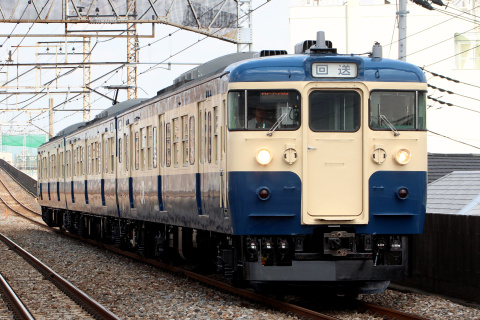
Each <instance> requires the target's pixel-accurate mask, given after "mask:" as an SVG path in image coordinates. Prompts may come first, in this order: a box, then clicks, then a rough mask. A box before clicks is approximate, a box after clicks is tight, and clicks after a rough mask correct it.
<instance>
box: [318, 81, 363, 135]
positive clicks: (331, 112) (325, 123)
mask: <svg viewBox="0 0 480 320" xmlns="http://www.w3.org/2000/svg"><path fill="white" fill-rule="evenodd" d="M360 110H361V108H360V94H358V92H355V91H320V90H318V91H314V92H312V93H311V94H310V97H309V119H310V123H309V125H310V129H311V130H312V131H324V132H339V131H341V132H355V131H357V130H358V129H359V128H360Z"/></svg>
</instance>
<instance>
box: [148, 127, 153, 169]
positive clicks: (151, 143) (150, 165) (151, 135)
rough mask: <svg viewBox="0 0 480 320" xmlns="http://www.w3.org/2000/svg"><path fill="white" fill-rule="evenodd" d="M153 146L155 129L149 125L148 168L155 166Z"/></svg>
mask: <svg viewBox="0 0 480 320" xmlns="http://www.w3.org/2000/svg"><path fill="white" fill-rule="evenodd" d="M152 146H153V130H152V127H151V126H149V127H147V163H148V167H147V168H148V169H152V167H153V152H152Z"/></svg>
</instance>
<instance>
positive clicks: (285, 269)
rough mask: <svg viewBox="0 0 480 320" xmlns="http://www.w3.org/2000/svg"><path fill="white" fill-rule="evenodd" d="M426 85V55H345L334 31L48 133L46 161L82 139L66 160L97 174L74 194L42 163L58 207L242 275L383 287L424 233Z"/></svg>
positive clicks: (253, 279) (75, 182)
mask: <svg viewBox="0 0 480 320" xmlns="http://www.w3.org/2000/svg"><path fill="white" fill-rule="evenodd" d="M426 93H427V84H426V78H425V76H424V74H423V72H422V71H421V70H420V69H419V68H418V67H416V66H414V65H411V64H408V63H405V62H401V61H396V60H388V59H383V58H382V57H381V46H379V45H378V44H376V45H374V47H373V50H372V53H371V54H369V55H341V54H337V53H336V49H334V48H332V45H331V42H328V41H325V39H324V35H323V33H322V32H319V33H318V34H317V40H315V41H312V40H310V41H305V42H303V43H300V44H298V45H297V46H296V47H295V54H293V55H287V54H286V52H284V51H263V52H261V53H251V52H249V53H238V54H232V55H228V56H225V57H221V58H217V59H215V60H212V61H211V62H209V63H206V64H205V65H202V66H199V67H197V68H195V69H193V70H191V71H189V72H187V73H185V74H183V75H181V76H180V77H179V78H178V79H177V80H176V81H175V83H174V84H173V85H172V86H170V87H168V88H165V89H163V90H160V91H159V92H158V93H157V96H155V97H153V98H151V99H148V100H144V101H135V102H134V103H132V104H131V105H128V106H127V105H123V107H118V106H117V107H116V106H113V107H111V108H110V109H108V110H106V111H105V112H103V113H102V114H100V115H99V116H97V118H96V119H95V120H94V121H92V122H90V123H86V124H84V126H83V128H78V129H76V130H71V131H69V132H64V133H62V134H59V135H58V136H57V137H55V138H54V139H53V140H52V141H50V142H47V143H45V144H44V145H42V146H41V147H40V148H39V163H40V167H41V168H43V167H42V165H43V161H44V159H45V155H46V154H48V152H49V150H50V148H51V145H52V144H53V143H54V142H55V145H56V146H57V148H58V151H57V152H65V153H68V152H69V151H71V152H74V150H77V149H78V151H77V153H76V155H75V157H76V158H73V159H74V160H68V159H71V158H69V156H66V157H64V158H61V157H60V158H59V157H57V158H56V161H57V162H58V161H64V163H60V162H58V164H57V168H65V171H68V169H67V168H68V167H69V166H70V167H72V166H71V165H70V164H69V162H68V161H73V163H77V164H75V165H76V166H77V167H76V168H77V169H78V170H80V173H79V175H80V176H81V177H77V178H76V179H74V178H68V177H67V176H66V174H63V173H61V174H59V176H60V177H61V178H60V179H63V181H64V184H63V185H64V188H65V190H64V193H65V197H64V202H63V203H58V201H57V202H55V201H53V200H52V199H51V198H49V197H46V196H45V191H44V189H45V188H48V186H49V185H51V182H50V180H48V178H47V177H46V176H45V175H40V178H39V183H38V188H39V194H40V200H39V201H40V204H41V206H42V214H43V218H44V220H45V222H46V223H47V224H48V225H50V226H57V227H61V228H66V229H68V230H69V231H70V232H74V233H81V234H82V235H83V236H85V237H93V238H97V239H100V240H102V241H106V242H110V243H113V244H115V245H118V246H121V247H124V248H126V249H129V250H134V251H137V252H139V253H141V254H145V255H148V256H152V257H157V258H159V259H163V260H166V261H170V262H176V261H178V259H180V258H181V259H184V260H187V261H189V262H192V263H196V264H201V265H203V266H205V267H210V266H213V267H214V268H216V270H217V271H218V272H220V273H221V274H223V275H224V276H225V277H227V278H228V279H231V280H233V281H234V282H235V283H244V282H248V283H251V284H253V285H255V286H257V287H261V286H267V287H275V288H278V286H279V287H281V288H286V287H288V286H286V285H291V286H292V287H293V286H295V287H301V288H304V287H309V288H324V287H329V288H330V291H331V292H338V293H353V294H355V293H358V292H371V293H373V292H381V291H383V290H385V289H386V287H387V285H388V283H389V280H391V279H399V278H403V277H406V276H408V271H409V251H408V248H409V245H408V242H409V241H408V240H409V235H411V234H419V233H421V232H422V230H423V223H424V219H425V205H426V183H427V175H426V171H427V153H426V140H427V134H426V119H425V116H426ZM95 145H97V146H95ZM62 147H63V149H62ZM69 148H72V149H69ZM75 148H77V149H75ZM83 148H86V150H87V151H82V149H83ZM102 148H103V152H102V151H101V150H102ZM62 159H63V160H62ZM102 159H103V160H102ZM75 161H76V162H75ZM82 163H83V164H82ZM85 163H88V166H87V169H85V171H82V170H84V169H81V168H79V166H80V167H81V166H85ZM72 168H73V167H72ZM42 170H43V169H42ZM98 171H101V172H102V173H101V174H98ZM69 184H70V185H72V187H71V188H70V190H71V192H73V193H71V194H70V195H69V194H68V191H67V189H68V185H69ZM93 186H97V187H95V189H90V188H91V187H92V188H94V187H93ZM98 186H100V190H99V189H98ZM90 190H92V191H90ZM94 190H96V191H94ZM99 195H100V196H99ZM87 196H88V205H84V204H85V203H86V202H87ZM72 199H79V200H78V201H80V202H82V205H81V206H80V205H78V206H76V204H75V203H73V201H72ZM95 199H96V200H95ZM75 201H77V200H75ZM72 221H74V223H72Z"/></svg>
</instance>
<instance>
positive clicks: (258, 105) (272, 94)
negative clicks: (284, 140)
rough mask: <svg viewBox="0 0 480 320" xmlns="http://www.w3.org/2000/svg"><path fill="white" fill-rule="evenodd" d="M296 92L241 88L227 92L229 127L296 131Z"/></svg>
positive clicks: (298, 111)
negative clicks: (240, 89)
mask: <svg viewBox="0 0 480 320" xmlns="http://www.w3.org/2000/svg"><path fill="white" fill-rule="evenodd" d="M300 102H301V99H300V93H298V92H297V91H295V90H242V91H230V92H229V93H228V128H229V129H230V130H265V131H268V130H270V129H275V130H296V129H298V128H299V127H300V106H301V105H300Z"/></svg>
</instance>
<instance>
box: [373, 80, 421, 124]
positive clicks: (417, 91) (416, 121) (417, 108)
mask: <svg viewBox="0 0 480 320" xmlns="http://www.w3.org/2000/svg"><path fill="white" fill-rule="evenodd" d="M375 92H413V93H415V119H414V123H415V128H413V129H406V128H402V127H397V126H395V125H393V127H394V128H395V130H397V131H427V121H426V117H427V103H426V99H427V94H428V92H427V91H426V90H414V89H413V90H395V89H375V90H372V91H370V92H369V96H368V119H367V122H368V128H369V129H370V130H372V131H392V129H390V128H388V127H387V128H372V126H371V125H370V110H371V100H372V94H373V93H375ZM420 93H423V94H424V95H425V105H424V107H423V108H424V112H425V113H424V115H423V117H424V123H423V126H424V127H423V128H420V129H419V110H420V105H419V102H420V99H419V98H420Z"/></svg>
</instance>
